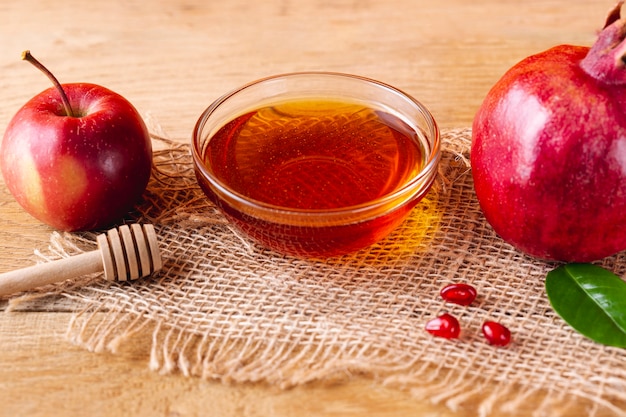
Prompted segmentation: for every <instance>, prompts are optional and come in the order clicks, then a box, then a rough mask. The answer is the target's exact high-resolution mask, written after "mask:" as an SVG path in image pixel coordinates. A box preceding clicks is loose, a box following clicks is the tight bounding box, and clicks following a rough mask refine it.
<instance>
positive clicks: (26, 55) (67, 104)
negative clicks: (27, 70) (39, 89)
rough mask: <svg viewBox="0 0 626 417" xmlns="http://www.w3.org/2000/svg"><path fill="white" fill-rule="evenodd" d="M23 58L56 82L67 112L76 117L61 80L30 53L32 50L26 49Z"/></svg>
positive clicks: (55, 84)
mask: <svg viewBox="0 0 626 417" xmlns="http://www.w3.org/2000/svg"><path fill="white" fill-rule="evenodd" d="M22 59H23V60H25V61H28V62H30V63H31V64H33V65H34V66H35V67H36V68H37V69H39V70H40V71H41V72H43V73H44V74H46V76H47V77H48V78H49V79H50V81H52V84H54V86H55V87H56V89H57V90H58V91H59V93H60V94H61V100H62V101H63V107H64V108H65V113H67V115H68V116H70V117H75V116H74V111H73V110H72V106H71V105H70V101H69V99H68V98H67V95H66V94H65V90H63V87H62V86H61V83H60V82H59V80H57V79H56V77H55V76H54V74H52V73H51V72H50V71H49V70H48V68H46V67H45V66H44V65H43V64H42V63H41V62H39V61H38V60H37V59H36V58H35V57H34V56H32V55H31V54H30V51H24V52H22Z"/></svg>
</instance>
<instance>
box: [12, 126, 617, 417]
mask: <svg viewBox="0 0 626 417" xmlns="http://www.w3.org/2000/svg"><path fill="white" fill-rule="evenodd" d="M442 139H443V142H442V143H443V149H442V150H443V159H442V161H441V166H440V175H439V177H438V179H437V182H436V184H435V186H434V187H433V189H432V190H431V191H430V193H429V194H428V195H427V197H426V198H425V199H424V200H423V201H422V202H421V203H420V204H419V205H418V206H417V207H416V208H415V209H414V210H413V212H412V214H411V216H410V217H409V219H408V220H407V221H406V222H405V223H403V224H402V225H401V226H400V227H399V228H398V229H397V230H396V231H395V232H393V233H392V235H391V236H389V237H388V238H386V239H385V240H384V241H382V242H380V243H378V244H376V245H374V246H372V247H370V248H367V249H365V250H362V251H360V252H358V253H355V254H351V255H347V256H342V257H337V258H332V259H327V260H306V259H298V258H293V257H288V256H283V255H280V254H277V253H274V252H272V251H269V250H266V249H264V248H262V247H260V246H257V245H255V244H253V243H250V242H249V241H247V240H246V239H245V238H244V237H242V236H240V235H239V234H238V233H237V231H235V230H234V229H233V228H232V227H231V226H230V225H229V224H228V222H227V221H226V220H225V219H224V218H223V217H222V215H221V214H220V213H219V212H218V211H217V210H216V209H215V208H214V206H213V205H212V204H211V203H210V202H208V200H207V199H206V198H205V197H204V195H203V194H202V192H201V191H200V189H199V188H198V186H197V184H196V180H195V177H194V173H193V167H192V163H191V158H190V153H189V147H188V146H187V145H184V144H176V143H168V142H164V143H165V146H164V149H160V150H159V151H157V152H155V165H156V167H155V173H154V175H153V178H152V180H151V182H150V184H149V187H148V191H147V193H146V196H145V201H144V202H143V203H142V204H141V205H140V206H139V208H138V211H137V213H136V216H133V218H131V219H129V221H141V222H150V223H153V224H154V225H155V227H156V230H157V232H158V234H159V237H160V241H161V250H162V252H163V256H164V263H165V264H164V269H163V270H162V271H161V272H160V273H159V274H157V275H155V276H154V277H152V278H149V279H143V280H138V281H135V282H132V283H112V282H107V281H104V280H101V279H99V278H101V277H97V276H96V277H87V278H82V279H80V280H76V281H73V282H70V283H65V284H60V285H57V286H54V287H52V288H50V287H48V288H46V289H45V291H44V292H45V293H48V294H49V293H54V292H57V293H61V294H63V295H64V296H66V297H68V298H70V299H72V300H74V301H75V304H76V305H77V306H78V307H77V312H76V313H75V314H74V317H73V319H72V321H71V323H70V326H69V327H70V328H69V331H68V337H69V338H70V339H71V340H72V341H74V342H75V343H77V344H79V345H81V346H84V347H85V348H87V349H90V350H95V351H101V350H110V351H113V352H115V351H117V350H118V349H121V348H122V347H123V346H124V344H127V343H133V342H134V338H133V336H134V335H135V334H136V333H137V332H139V331H140V330H142V329H146V328H150V329H151V331H152V332H153V337H152V345H151V346H146V347H145V348H146V352H147V353H148V352H149V353H150V362H149V366H150V367H151V368H152V369H154V370H155V371H158V372H162V373H168V372H179V373H182V374H184V375H189V376H193V377H201V378H211V379H217V380H222V381H228V382H240V381H246V382H250V381H260V382H263V383H267V384H271V385H274V386H277V387H281V388H289V387H293V386H296V385H300V384H305V383H308V382H311V381H327V380H331V381H334V382H336V381H337V380H342V379H345V378H349V377H350V375H361V376H365V377H371V378H372V379H373V380H375V381H377V382H379V383H381V384H385V385H388V386H393V387H397V388H400V389H404V390H407V391H410V392H412V393H413V394H414V395H415V396H418V397H421V398H429V399H430V400H432V401H436V402H445V403H446V404H447V405H448V406H450V407H451V408H453V409H454V408H455V407H460V406H463V407H465V406H470V405H471V406H472V407H476V414H477V415H503V414H506V413H507V412H511V411H515V412H518V411H519V410H520V409H524V410H528V414H527V415H533V414H534V415H599V414H602V415H626V412H624V411H622V409H626V366H625V363H626V351H624V350H623V349H617V348H611V347H605V346H601V345H599V344H596V343H594V342H592V341H590V340H587V339H585V338H584V337H582V336H581V335H579V334H578V333H576V332H575V331H573V330H572V329H571V328H570V327H569V326H568V325H567V324H565V323H564V322H563V321H562V320H561V319H560V318H559V317H558V316H557V315H556V314H555V313H554V312H553V310H552V309H551V307H550V305H549V303H548V300H547V298H546V295H545V291H544V279H545V275H546V273H547V272H548V271H549V270H551V269H553V268H554V267H556V266H557V265H556V264H554V263H548V262H543V261H538V260H535V259H532V258H529V257H527V256H524V255H523V254H521V253H519V252H518V251H516V250H515V249H513V248H512V247H511V246H509V245H508V244H507V243H505V242H503V241H502V240H501V239H500V238H499V237H498V236H496V235H495V233H494V232H493V230H492V229H491V227H490V226H489V225H488V224H487V223H486V222H485V220H484V218H483V215H482V213H481V211H480V208H479V205H478V203H477V200H476V198H475V195H474V191H473V186H472V177H471V172H470V167H469V163H468V157H469V147H470V141H471V132H470V130H468V129H457V130H448V131H444V132H443V133H442ZM162 143H163V142H162ZM94 236H95V235H92V234H82V235H76V234H57V233H55V234H53V235H52V239H51V245H50V247H49V248H47V249H45V250H43V249H42V251H41V254H42V256H45V257H49V258H54V257H55V256H68V255H71V254H74V253H77V252H80V251H84V250H90V249H93V245H94V244H93V243H92V242H93V241H94ZM599 264H600V265H602V266H604V267H606V268H608V269H610V270H612V271H613V272H615V273H616V274H619V275H620V276H624V274H625V273H626V258H625V255H624V254H619V255H616V256H613V257H610V258H607V259H605V260H603V261H602V262H599ZM458 282H463V283H468V284H471V285H473V286H474V287H475V288H476V289H477V291H478V294H479V296H478V298H477V300H476V301H475V302H474V303H473V304H472V305H471V306H469V307H462V306H457V305H453V304H448V303H445V302H444V301H443V300H442V299H441V297H440V296H439V291H440V290H441V288H442V287H443V286H444V285H446V284H450V283H458ZM23 297H28V295H24V296H23ZM13 301H14V302H19V298H18V299H15V300H13ZM444 312H449V313H451V314H453V315H455V316H456V317H457V318H458V319H459V321H460V324H461V327H462V334H461V337H460V338H459V339H458V340H446V339H441V338H435V337H433V336H431V335H430V334H429V333H427V332H426V331H425V330H424V325H425V323H426V322H427V321H428V320H430V319H432V318H434V317H436V316H438V315H440V314H442V313H444ZM103 317H104V319H103ZM94 320H98V321H99V322H98V325H97V326H93V325H89V324H93V321H94ZM486 320H494V321H498V322H500V323H502V324H504V325H506V326H507V327H508V328H509V329H510V330H511V333H512V338H513V341H512V343H511V344H510V345H509V346H507V347H504V348H501V347H500V348H499V347H494V346H491V345H489V344H488V343H487V342H486V340H485V339H484V338H483V336H482V333H481V325H482V323H483V322H484V321H486ZM574 397H577V399H578V403H579V404H580V402H581V401H582V403H583V404H587V405H588V408H586V409H579V408H577V409H572V407H571V406H570V404H572V403H573V402H572V401H571V400H572V399H573V398H574ZM529 404H530V405H529Z"/></svg>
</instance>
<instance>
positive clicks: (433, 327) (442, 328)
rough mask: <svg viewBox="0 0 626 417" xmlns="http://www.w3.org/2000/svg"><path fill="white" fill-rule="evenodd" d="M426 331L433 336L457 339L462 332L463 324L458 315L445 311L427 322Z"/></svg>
mask: <svg viewBox="0 0 626 417" xmlns="http://www.w3.org/2000/svg"><path fill="white" fill-rule="evenodd" d="M426 331H427V332H428V333H430V334H432V335H433V336H437V337H443V338H445V339H456V338H458V337H459V335H460V334H461V326H460V325H459V321H458V320H457V319H456V317H454V316H452V315H450V314H448V313H445V314H442V315H441V316H439V317H436V318H434V319H432V320H430V321H429V322H428V323H426Z"/></svg>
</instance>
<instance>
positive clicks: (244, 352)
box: [9, 129, 626, 416]
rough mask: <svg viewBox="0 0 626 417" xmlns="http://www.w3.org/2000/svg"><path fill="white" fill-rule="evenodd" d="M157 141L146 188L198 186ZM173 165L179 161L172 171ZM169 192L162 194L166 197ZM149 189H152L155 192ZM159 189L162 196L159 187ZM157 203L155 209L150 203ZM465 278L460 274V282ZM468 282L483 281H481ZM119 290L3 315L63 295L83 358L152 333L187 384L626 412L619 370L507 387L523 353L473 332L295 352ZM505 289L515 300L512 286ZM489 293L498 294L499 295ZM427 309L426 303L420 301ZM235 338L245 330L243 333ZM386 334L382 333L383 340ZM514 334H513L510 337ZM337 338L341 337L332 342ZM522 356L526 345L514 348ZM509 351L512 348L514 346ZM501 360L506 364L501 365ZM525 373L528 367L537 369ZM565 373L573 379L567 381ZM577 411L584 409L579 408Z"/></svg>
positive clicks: (487, 410)
mask: <svg viewBox="0 0 626 417" xmlns="http://www.w3.org/2000/svg"><path fill="white" fill-rule="evenodd" d="M470 136H471V132H470V131H469V130H468V129H459V130H449V131H445V132H444V133H443V148H444V151H445V152H444V159H443V160H442V164H441V167H440V174H439V177H438V179H437V183H436V185H435V186H434V187H433V189H432V190H431V193H430V194H429V198H430V199H431V201H438V200H440V199H441V198H443V197H445V196H447V197H446V198H448V200H446V201H448V203H450V202H451V201H453V200H454V199H453V198H451V197H450V194H451V193H453V191H454V187H455V182H458V181H466V182H467V181H468V179H467V176H468V175H469V172H470V169H469V162H468V149H469V138H470ZM155 139H156V140H159V141H161V142H162V143H164V144H165V147H166V149H165V150H164V151H161V152H157V153H156V154H155V155H156V158H155V159H156V162H157V166H156V168H155V176H154V178H153V185H154V184H157V183H162V182H167V178H176V181H177V187H179V188H180V190H182V189H186V188H192V187H196V185H195V183H194V178H193V172H192V167H191V166H190V165H189V159H188V147H187V146H186V145H180V144H178V143H175V142H171V141H168V140H167V139H164V138H155ZM160 158H165V159H167V160H168V163H167V164H166V166H165V167H162V166H160V164H159V160H160ZM172 161H175V162H176V161H177V162H180V163H174V164H172V163H171V162H172ZM168 187H170V185H168V186H167V187H166V188H168ZM152 188H153V189H159V187H154V186H153V187H152ZM160 191H162V190H159V192H160ZM167 191H168V192H169V191H171V190H170V189H169V188H168V190H167ZM196 197H197V196H196ZM160 198H165V197H163V195H159V196H157V197H156V199H157V200H158V199H160ZM149 203H150V204H147V205H146V206H145V207H143V208H142V209H140V210H139V212H138V213H137V215H136V219H138V220H140V221H146V220H148V221H150V222H153V223H154V224H156V225H158V230H159V232H160V233H163V234H176V230H177V228H184V229H196V228H197V229H199V230H204V229H203V228H207V227H208V228H210V227H212V226H215V225H217V226H220V227H226V228H228V231H229V232H231V235H232V236H234V237H233V239H234V240H232V241H230V242H229V244H232V243H233V242H236V243H237V242H238V244H239V245H240V246H241V254H243V256H252V257H256V256H264V255H266V253H265V252H263V249H261V248H257V247H255V246H254V245H252V244H250V243H248V242H247V241H246V240H245V239H244V238H242V237H239V236H238V235H237V232H236V231H235V230H232V229H230V228H229V226H228V224H227V223H226V222H225V220H224V219H223V218H222V216H221V215H220V214H219V213H218V212H217V211H216V210H215V208H214V207H213V206H212V205H211V204H210V203H208V202H207V201H206V200H205V199H204V198H192V199H187V200H186V201H184V202H182V204H180V205H178V206H175V207H168V209H167V210H155V209H154V205H155V204H154V201H149ZM156 205H157V206H158V203H157V204H156ZM470 217H471V216H470ZM133 220H135V218H133V219H130V221H133ZM481 222H483V223H484V220H482V219H481ZM485 227H487V226H485ZM485 227H482V226H481V228H478V227H476V228H475V227H474V226H472V223H471V222H470V223H469V224H468V229H467V230H469V232H472V231H476V232H478V233H480V234H484V233H485V232H484V230H485ZM490 239H493V238H490ZM92 241H93V235H91V234H84V235H70V234H59V233H54V234H53V235H52V238H51V247H50V249H49V251H47V252H46V251H41V252H40V253H39V255H40V256H41V257H42V258H43V259H45V260H49V259H54V258H57V257H63V256H69V255H72V254H76V253H79V252H81V251H83V250H87V249H90V248H91V246H90V245H91V242H92ZM462 243H463V242H462ZM465 243H467V242H465ZM467 245H468V248H469V249H468V250H473V248H471V247H470V246H472V245H473V243H471V242H469V243H467ZM492 249H493V251H494V259H495V261H496V262H497V261H498V260H499V259H507V260H509V259H513V260H514V261H516V262H518V263H520V264H522V268H521V269H522V270H524V271H525V270H526V269H525V268H527V269H528V271H530V272H531V273H532V274H535V275H537V276H542V274H545V272H546V271H547V270H549V269H550V268H552V267H553V265H550V264H545V263H541V262H537V261H534V260H531V259H527V258H525V257H524V256H523V255H520V254H517V253H515V251H514V249H512V248H510V247H508V246H507V245H506V244H505V243H503V242H496V243H494V244H493V248H492ZM44 252H45V253H44ZM166 253H167V251H166ZM372 253H374V254H375V256H374V257H375V258H376V259H377V257H380V255H379V254H378V255H376V254H377V253H378V252H376V248H374V250H373V251H372ZM400 256H404V253H403V252H402V253H401V255H400ZM407 256H408V258H407V260H408V261H412V260H413V258H411V256H412V255H407ZM359 257H360V258H359ZM365 258H367V259H369V258H371V256H370V255H368V254H366V255H356V256H355V257H354V258H346V259H345V260H342V261H345V262H347V263H348V264H353V263H354V262H356V261H355V259H359V261H358V262H356V265H358V267H359V268H364V269H367V268H368V267H369V264H368V262H369V261H363V259H365ZM268 259H270V260H272V259H273V260H275V261H276V260H282V258H281V257H276V255H270V256H269V258H268ZM451 259H452V258H451ZM471 259H475V260H478V261H479V262H478V263H477V264H475V265H473V266H472V268H473V269H480V268H481V267H483V268H484V267H485V266H489V267H490V268H491V269H494V270H497V268H495V267H493V266H490V264H488V263H485V262H484V261H483V260H481V259H482V258H480V257H477V258H471ZM604 264H605V265H606V266H607V267H610V268H613V269H616V268H617V269H618V270H619V268H622V269H623V265H624V262H623V259H622V258H620V257H617V258H612V259H609V260H607V261H605V262H604ZM337 265H340V262H339V261H337V262H336V263H334V266H337ZM398 265H399V266H398V268H400V269H401V270H402V271H403V273H404V271H405V269H406V270H407V271H412V270H410V268H408V269H407V267H406V266H404V264H402V263H399V264H398ZM445 267H446V268H448V270H449V271H455V270H456V271H457V272H460V271H462V270H463V267H462V265H460V264H456V263H451V264H449V265H446V266H445ZM618 267H619V268H618ZM487 269H489V268H487ZM182 270H184V268H181V269H180V270H178V271H177V273H180V272H181V271H182ZM376 271H378V270H375V272H376ZM378 272H379V271H378ZM486 272H489V271H486ZM618 272H619V271H618ZM167 275H168V273H167V272H166V273H164V274H162V276H157V277H155V280H156V281H157V282H156V284H157V285H156V286H157V287H159V288H165V289H167V288H168V281H167V279H166V278H167ZM450 276H452V277H458V275H455V274H453V273H450ZM462 278H463V276H462V275H461V278H459V279H462ZM446 279H448V278H447V277H446ZM444 282H445V281H444ZM476 282H477V283H479V284H480V283H481V281H476ZM540 284H541V283H540ZM540 284H539V285H536V286H535V288H534V289H533V291H535V293H536V292H537V291H540V289H541V285H540ZM111 285H113V287H111ZM116 285H117V284H110V283H103V282H102V281H101V280H100V277H99V276H92V277H86V278H82V279H78V280H76V282H68V283H64V284H62V285H59V286H54V287H48V288H44V289H41V290H38V291H35V292H31V293H27V294H23V295H21V296H20V297H17V298H14V299H12V300H11V301H10V306H9V310H11V309H14V308H15V307H16V306H19V305H20V304H21V303H23V302H25V301H30V300H32V299H35V298H38V297H45V296H49V295H54V294H62V295H63V296H65V297H67V298H68V299H70V300H72V302H74V303H76V306H77V308H78V311H77V312H76V313H75V314H74V315H73V317H72V319H71V322H70V324H69V326H68V333H67V337H68V339H69V340H71V341H72V342H73V343H75V344H77V345H79V346H82V347H84V348H86V349H88V350H91V351H95V352H101V351H110V352H113V353H115V352H119V351H120V350H123V349H124V348H125V346H127V345H128V344H131V343H134V341H135V340H136V339H137V336H138V335H139V334H145V333H147V334H149V335H150V343H147V344H146V353H147V354H148V353H149V358H150V359H149V366H150V369H152V370H154V371H155V372H159V373H162V374H168V373H173V372H180V373H181V374H183V375H186V376H190V377H200V378H207V379H215V380H220V381H224V382H229V383H239V382H262V383H267V384H270V385H272V386H277V387H280V388H283V389H288V388H290V387H294V386H298V385H302V384H307V383H311V382H318V381H332V382H336V381H342V380H347V379H349V378H350V377H351V376H353V375H362V376H366V377H370V378H372V379H373V380H376V381H377V382H379V383H381V384H383V385H385V386H389V387H394V388H399V389H402V390H406V391H409V392H411V393H412V395H414V396H415V397H418V398H422V399H424V398H428V399H429V400H430V401H432V402H434V403H445V404H446V405H447V406H448V407H449V408H450V409H452V410H458V409H461V408H463V409H467V408H468V407H471V408H475V411H476V415H480V416H490V415H502V414H506V413H512V414H517V415H536V416H543V415H555V416H557V415H558V416H563V415H572V414H575V415H580V413H583V414H585V415H590V416H591V415H616V416H617V415H619V416H624V415H626V412H624V411H623V408H624V405H626V389H624V388H625V387H626V384H625V375H626V374H625V373H624V372H623V371H616V373H615V374H612V373H611V371H606V370H602V371H601V372H599V374H598V375H599V377H604V378H606V379H605V380H604V381H602V380H598V379H596V380H594V381H584V380H583V379H584V378H582V377H580V375H579V376H578V378H572V383H571V384H570V383H569V382H568V381H563V380H562V379H563V378H562V377H561V376H559V378H557V382H558V383H554V381H551V380H550V378H551V377H552V375H551V374H550V373H545V374H542V373H541V372H540V371H539V370H525V371H524V372H521V373H522V374H523V373H525V372H526V373H527V374H528V375H530V376H531V380H529V381H528V383H525V382H524V381H523V380H519V379H515V378H513V380H512V381H511V380H509V379H510V378H509V377H510V376H515V375H516V371H515V367H516V366H520V367H522V368H523V367H524V366H526V365H527V364H525V363H524V362H520V361H519V358H520V356H523V355H518V356H515V355H513V354H509V353H510V352H508V351H507V350H498V349H494V348H490V347H487V348H485V347H484V343H483V342H482V341H481V340H480V338H479V337H478V336H476V335H475V334H474V335H467V336H464V338H462V340H461V341H444V340H435V339H428V340H427V341H426V342H425V343H427V344H428V345H427V346H428V349H423V350H418V351H417V352H416V351H414V350H411V349H410V347H409V348H407V349H406V351H403V350H402V349H391V348H387V347H386V346H385V344H384V343H382V344H378V343H369V342H368V343H359V342H358V340H357V341H354V340H352V341H350V340H346V343H351V344H350V345H347V344H342V343H329V344H324V343H306V344H300V343H298V340H292V341H290V340H287V341H285V340H275V339H274V338H272V337H271V335H270V336H268V337H265V338H263V337H258V335H255V337H250V338H245V337H237V338H229V337H228V335H223V334H216V333H214V332H213V331H212V330H211V328H210V326H209V327H208V328H207V327H201V326H199V325H198V327H197V328H194V327H193V324H192V325H189V323H186V324H181V323H178V322H177V321H176V320H174V321H171V320H169V319H168V316H167V314H162V312H161V311H158V308H159V306H158V305H157V306H156V309H155V310H150V308H145V309H141V308H139V309H136V308H134V307H129V305H130V304H129V303H131V302H134V300H135V298H133V296H134V295H135V294H131V295H130V296H128V298H127V294H128V293H129V292H133V290H134V287H133V286H122V287H120V288H118V287H117V286H116ZM440 285H441V281H437V280H436V279H433V285H432V287H428V288H427V289H426V290H425V291H426V292H429V291H430V293H431V294H432V295H431V297H430V298H432V299H433V300H434V299H435V298H436V295H434V291H435V290H436V289H437V288H439V287H440ZM485 285H486V284H485ZM501 285H505V284H501ZM507 291H515V288H512V289H508V290H507ZM507 291H504V292H503V293H507ZM494 292H495V293H498V292H497V291H496V290H494ZM539 295H540V294H538V296H539ZM426 300H427V302H431V301H430V300H429V299H428V298H426ZM432 302H433V304H432V306H430V307H428V308H426V309H425V310H426V311H428V309H429V308H430V311H431V313H432V314H433V315H434V314H436V313H437V309H442V308H444V307H442V306H441V304H437V303H436V301H432ZM540 302H541V301H532V303H531V304H530V305H531V306H535V305H537V304H538V303H540ZM81 306H82V307H81ZM444 309H445V308H444ZM499 309H500V307H498V306H496V307H489V306H488V303H484V305H483V306H480V307H478V308H476V309H469V312H467V311H461V310H457V313H458V314H460V315H462V316H463V317H464V318H465V321H464V323H470V325H471V323H475V321H476V319H477V318H479V317H483V316H484V315H488V314H491V315H494V314H499V311H500V310H499ZM502 310H504V309H502ZM539 310H540V311H539V314H544V315H547V316H548V317H547V322H548V323H550V324H551V325H552V324H554V326H555V329H557V330H559V331H562V332H566V333H567V340H566V341H565V342H566V343H574V344H575V346H573V347H574V348H576V347H580V346H584V348H583V349H582V352H583V355H584V354H587V353H586V352H591V353H590V356H591V360H593V359H597V360H599V361H607V363H608V362H611V361H615V362H616V363H619V362H620V360H621V358H622V357H623V353H622V351H620V350H617V349H613V348H602V347H598V346H595V345H593V344H591V345H589V343H590V342H588V341H586V340H583V339H582V338H580V337H578V335H576V334H574V333H573V332H572V331H571V329H567V328H566V326H563V325H562V324H561V323H560V322H558V318H557V317H555V316H554V315H550V313H545V312H544V311H542V310H541V309H539ZM402 314H404V313H402ZM402 314H400V316H399V318H398V320H403V319H408V318H410V315H408V316H405V315H402ZM504 316H506V313H504ZM424 317H425V316H419V319H418V320H415V321H410V320H409V322H410V323H413V324H415V323H417V325H414V326H413V327H410V331H415V332H416V334H418V335H420V336H419V337H422V336H421V334H422V333H423V331H422V326H423V323H424ZM179 320H180V319H179ZM391 320H395V319H391ZM244 322H245V321H244ZM555 323H556V324H555ZM253 326H254V325H253ZM474 326H475V324H474ZM522 327H523V326H522ZM218 330H219V328H218ZM533 331H534V330H533ZM242 333H245V329H243V330H242ZM383 336H384V335H382V334H381V337H383ZM514 337H516V334H515V333H514ZM337 338H340V337H339V336H337ZM142 340H143V339H142ZM307 340H308V339H307ZM333 342H336V341H333ZM520 344H522V343H520ZM523 349H525V347H523V348H521V350H523ZM446 350H450V351H452V350H454V351H455V352H453V353H449V354H448V353H446V354H445V355H446V357H445V359H446V361H439V359H438V358H437V353H436V352H445V351H446ZM510 350H511V351H514V350H515V347H513V348H511V349H510ZM433 352H434V353H433ZM468 352H470V353H469V357H467V355H468ZM561 354H562V353H561ZM464 355H465V356H464ZM481 355H482V356H481ZM594 355H595V356H594ZM500 356H501V357H502V358H503V359H499V357H500ZM507 357H514V358H516V360H517V361H518V362H515V361H511V360H510V359H507ZM607 358H608V359H607ZM470 362H471V363H470ZM503 362H504V363H503ZM530 362H532V361H530ZM539 363H541V362H539ZM494 364H496V365H497V366H498V369H497V370H496V372H495V373H494V372H492V370H490V369H489V367H493V366H494ZM534 364H535V366H536V365H537V362H534ZM545 366H548V367H549V366H550V364H549V363H548V364H545ZM498 373H499V374H498ZM572 373H573V374H574V376H576V375H575V372H572ZM537 375H538V377H536V376H537ZM533 378H534V379H533ZM581 404H582V405H583V406H584V409H580V407H581ZM573 407H576V408H575V409H574V408H573Z"/></svg>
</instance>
